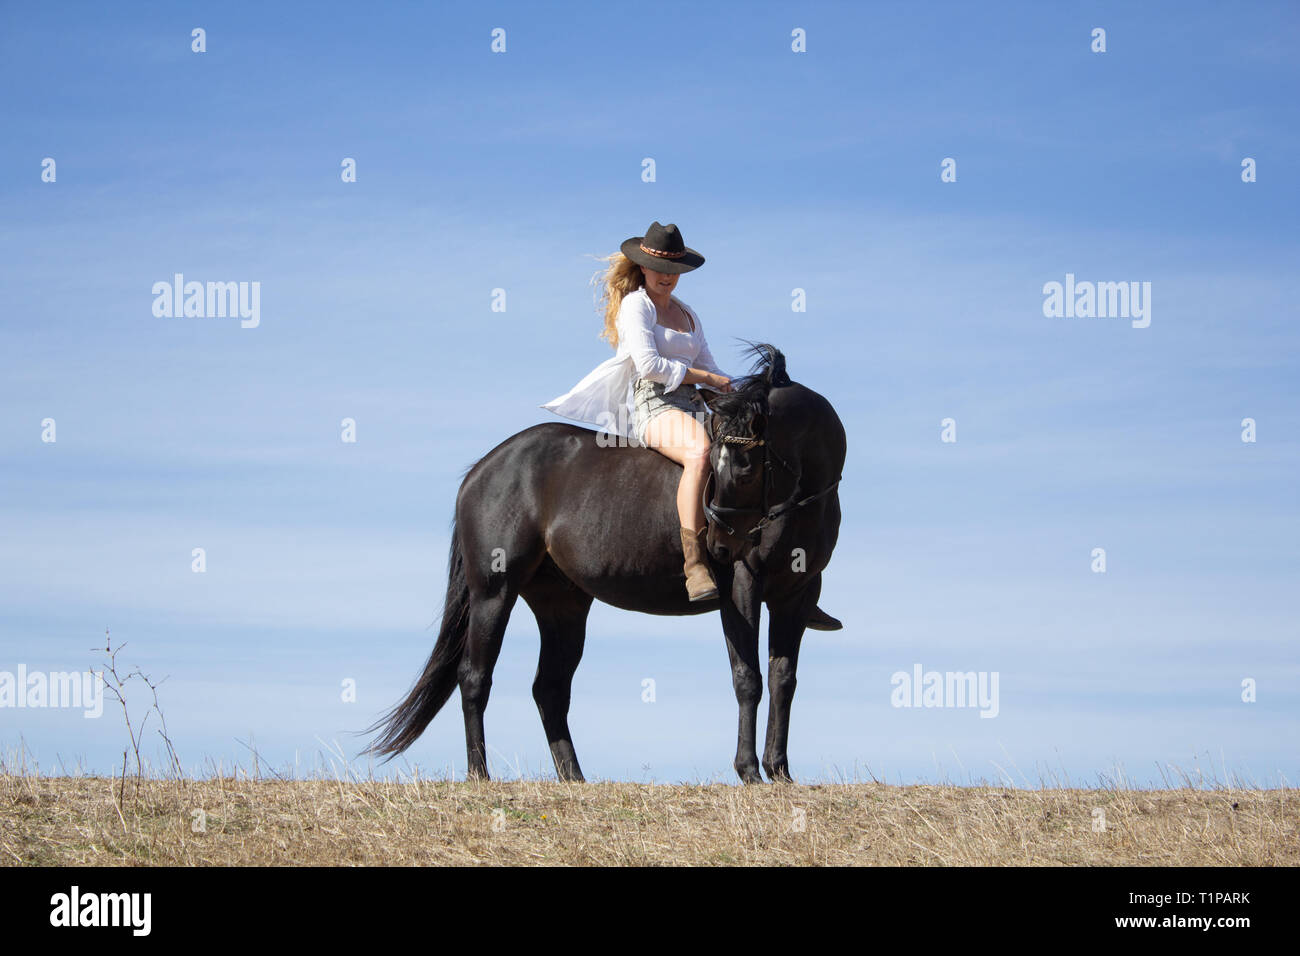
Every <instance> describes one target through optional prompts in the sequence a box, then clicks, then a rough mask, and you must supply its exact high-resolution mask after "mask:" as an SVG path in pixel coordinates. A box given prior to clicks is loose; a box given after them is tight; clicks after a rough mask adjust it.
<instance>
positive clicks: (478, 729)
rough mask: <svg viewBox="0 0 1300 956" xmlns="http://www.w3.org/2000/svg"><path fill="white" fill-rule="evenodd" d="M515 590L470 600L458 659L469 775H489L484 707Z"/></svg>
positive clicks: (480, 776) (485, 777) (501, 590)
mask: <svg viewBox="0 0 1300 956" xmlns="http://www.w3.org/2000/svg"><path fill="white" fill-rule="evenodd" d="M517 596H518V595H517V592H516V591H514V590H512V589H507V588H502V589H500V590H498V591H497V592H496V593H494V594H490V595H487V596H484V597H476V598H473V599H472V600H471V602H470V610H469V628H468V631H467V633H466V635H465V653H464V655H463V656H462V657H461V659H460V668H459V670H458V671H457V677H458V678H459V680H460V705H461V709H462V710H463V711H464V713H465V752H466V756H467V758H468V762H469V770H468V776H469V777H470V778H477V779H480V780H486V779H488V769H487V745H486V743H485V742H484V740H483V711H484V710H486V709H487V702H488V693H489V692H490V691H491V690H492V670H493V668H495V667H496V663H497V657H498V655H500V653H501V639H502V638H503V637H505V633H506V624H508V623H509V621H510V611H511V610H512V609H513V608H514V605H515V598H516V597H517Z"/></svg>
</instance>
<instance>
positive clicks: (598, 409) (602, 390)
mask: <svg viewBox="0 0 1300 956" xmlns="http://www.w3.org/2000/svg"><path fill="white" fill-rule="evenodd" d="M620 249H621V252H618V253H615V254H613V255H611V256H607V257H606V260H607V261H608V262H609V263H610V265H609V268H608V269H606V270H605V273H604V276H603V289H602V293H601V300H602V301H603V302H604V306H605V329H604V332H603V333H602V335H601V337H602V338H604V339H607V340H608V341H609V343H610V344H611V345H612V346H613V347H614V348H615V350H616V354H615V355H614V357H613V358H610V359H608V360H606V361H605V362H602V363H601V364H600V365H599V366H597V367H596V368H595V369H594V370H593V371H592V372H591V373H590V374H589V375H588V376H587V377H586V378H584V379H583V380H582V381H581V382H579V383H578V384H577V385H575V386H574V387H573V388H572V389H571V390H570V391H569V392H567V393H566V394H564V395H561V396H560V397H559V398H556V399H553V400H551V401H550V402H547V403H546V404H545V405H543V406H542V408H546V409H549V410H550V411H553V412H555V413H557V414H559V415H563V416H565V417H566V418H574V419H577V420H578V421H584V422H589V423H593V424H598V425H601V426H602V427H604V428H609V429H610V430H612V431H615V432H616V433H618V434H619V435H622V436H623V437H625V438H635V439H636V440H637V441H639V442H640V443H641V444H643V445H646V446H648V447H650V448H653V449H655V451H658V452H659V453H660V454H662V455H664V456H665V457H667V458H670V459H672V460H673V461H675V462H677V463H678V464H679V465H681V466H682V477H681V481H680V482H679V484H678V486H677V515H678V520H679V522H680V524H681V529H680V534H681V541H682V552H683V554H684V555H685V558H686V564H685V572H686V593H687V596H688V597H689V598H690V600H692V601H707V600H709V599H711V598H715V597H717V596H718V588H717V583H716V582H715V581H714V579H713V574H712V572H711V571H710V570H709V566H708V563H707V562H706V560H705V555H704V536H705V532H706V530H707V529H708V523H707V521H706V520H705V516H704V506H703V504H702V494H703V488H704V482H705V479H707V478H708V475H709V434H708V431H707V430H706V429H705V426H704V421H705V416H707V415H708V414H709V408H708V405H707V404H706V403H705V401H704V398H703V397H702V396H701V395H700V392H699V389H701V388H708V389H712V390H714V391H718V392H728V391H730V390H731V376H729V375H728V374H727V373H726V372H724V371H723V370H722V369H721V368H719V367H718V364H717V362H715V361H714V359H713V353H712V352H710V351H709V345H708V342H707V341H705V338H704V329H703V327H702V326H701V324H700V319H699V316H698V315H696V314H695V310H694V309H692V308H690V307H689V306H687V305H686V304H685V303H684V302H682V301H681V300H680V299H678V298H677V297H676V296H674V295H673V290H674V289H675V288H676V287H677V281H678V279H679V278H680V277H681V275H682V274H683V273H686V272H691V271H693V270H695V269H698V268H699V267H700V266H701V265H703V264H704V257H703V256H702V255H700V254H699V253H698V252H696V251H695V250H694V249H691V248H688V247H687V245H686V243H685V242H684V241H683V240H682V235H681V232H679V231H678V229H677V226H676V225H675V224H673V223H669V224H668V225H667V226H664V225H661V224H660V223H659V222H658V221H655V222H653V223H651V224H650V228H649V229H647V230H646V234H645V235H644V236H633V237H631V238H630V239H628V240H626V241H625V242H624V243H623V244H622V246H621V247H620ZM808 626H809V627H818V628H821V629H825V630H834V629H837V628H838V627H839V626H840V624H839V622H838V621H836V620H835V619H834V618H832V617H829V616H828V615H826V614H824V613H823V612H821V610H820V609H818V610H816V611H814V614H813V619H812V621H810V622H809V625H808Z"/></svg>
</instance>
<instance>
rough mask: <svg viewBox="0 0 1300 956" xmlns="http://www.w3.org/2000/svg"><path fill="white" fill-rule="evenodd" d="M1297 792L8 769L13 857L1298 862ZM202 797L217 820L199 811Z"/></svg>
mask: <svg viewBox="0 0 1300 956" xmlns="http://www.w3.org/2000/svg"><path fill="white" fill-rule="evenodd" d="M122 789H125V797H124V798H123V799H119V794H120V791H121V790H122ZM1097 808H1100V809H1101V810H1103V811H1104V813H1105V824H1106V826H1105V829H1104V830H1103V831H1101V832H1095V831H1094V828H1093V821H1094V810H1095V809H1097ZM1296 809H1297V808H1296V805H1295V803H1294V801H1293V800H1292V798H1291V795H1290V791H1289V790H1287V789H1280V790H1253V789H1252V790H1243V789H1236V788H1232V787H1221V788H1218V789H1214V790H1205V789H1195V788H1191V787H1182V788H1172V789H1165V790H1127V789H1119V788H1114V789H1100V790H1076V789H1066V788H1044V789H1037V790H1019V789H1005V788H1002V787H956V786H907V787H897V786H887V785H884V784H878V783H849V784H838V783H837V784H821V785H813V786H805V785H783V786H755V787H740V786H730V785H722V784H715V785H707V786H687V785H682V786H672V785H663V784H632V783H596V784H565V783H558V782H554V781H544V780H523V781H511V782H505V783H497V782H490V783H476V782H469V783H455V782H449V781H444V780H439V781H425V780H420V779H418V778H417V779H415V780H412V781H409V782H402V783H395V782H388V781H375V780H356V779H353V780H349V781H339V780H324V779H312V780H267V779H261V780H256V779H249V778H248V776H247V775H245V774H242V773H241V774H237V775H236V776H233V777H232V776H229V775H227V776H217V777H214V778H212V779H206V780H191V779H183V778H173V779H156V778H155V779H148V778H146V779H143V780H141V781H139V782H138V784H137V783H136V782H135V781H132V780H131V778H129V777H128V778H126V780H125V781H122V780H117V779H111V778H105V777H42V776H38V775H35V774H31V773H24V772H18V773H10V772H0V862H2V863H5V864H8V865H11V866H12V865H37V866H41V865H55V864H57V865H74V866H75V865H85V864H91V865H182V866H207V865H220V866H247V865H277V864H306V865H322V866H350V865H363V866H364V865H374V864H384V865H425V864H429V865H438V864H454V865H464V864H506V865H530V864H546V865H592V864H597V865H615V866H622V865H634V866H641V865H702V866H708V865H740V866H750V865H763V866H802V865H837V866H838V865H910V864H920V865H936V864H937V865H943V866H991V865H999V866H1000V865H1025V864H1033V865H1093V864H1108V865H1116V864H1118V865H1136V866H1149V865H1176V866H1187V865H1230V866H1241V865H1246V866H1251V865H1271V866H1278V865H1283V866H1285V865H1290V866H1294V865H1297V864H1300V832H1298V831H1300V824H1298V822H1297V814H1296ZM200 810H201V811H202V812H203V815H204V817H205V818H206V820H205V822H206V832H195V830H194V824H195V823H196V813H195V811H200ZM801 824H802V825H801Z"/></svg>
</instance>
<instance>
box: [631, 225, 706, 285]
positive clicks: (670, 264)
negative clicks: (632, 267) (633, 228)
mask: <svg viewBox="0 0 1300 956" xmlns="http://www.w3.org/2000/svg"><path fill="white" fill-rule="evenodd" d="M619 248H620V249H621V250H622V252H623V255H625V256H627V257H628V258H629V259H631V260H632V261H633V262H635V263H637V264H638V265H643V266H645V267H646V268H647V269H652V270H654V271H655V272H667V273H670V274H676V273H682V272H690V271H691V270H692V269H698V268H699V267H700V266H702V265H704V257H703V256H702V255H700V254H699V253H698V252H696V251H695V250H694V249H690V248H687V246H686V243H684V242H683V241H682V234H681V233H680V232H678V231H677V226H676V224H675V223H671V222H670V223H669V224H668V225H666V226H664V225H660V223H659V220H657V219H656V220H655V221H654V222H652V223H650V228H649V229H647V230H646V231H645V235H644V236H632V237H631V238H630V239H626V240H624V242H623V245H622V246H620V247H619Z"/></svg>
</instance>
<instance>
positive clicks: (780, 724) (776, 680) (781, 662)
mask: <svg viewBox="0 0 1300 956" xmlns="http://www.w3.org/2000/svg"><path fill="white" fill-rule="evenodd" d="M820 593H821V575H818V576H817V578H816V579H814V580H813V581H811V582H809V585H808V587H805V588H803V589H802V590H800V591H799V592H797V593H795V594H793V595H790V596H789V597H787V598H785V599H784V600H781V601H769V602H768V605H767V612H768V624H767V696H768V702H767V743H766V745H765V746H764V747H763V770H764V771H765V772H766V773H767V778H768V779H769V780H773V781H776V780H781V781H789V780H790V758H789V756H788V755H787V754H786V745H787V743H788V741H789V739H790V705H791V703H792V702H793V701H794V688H795V685H796V684H797V683H798V681H797V680H796V679H795V672H796V671H797V670H798V668H799V645H800V644H801V643H802V642H803V632H804V627H805V623H806V622H807V620H808V615H809V614H811V613H812V609H813V608H814V607H816V606H817V598H818V596H819V595H820Z"/></svg>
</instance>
